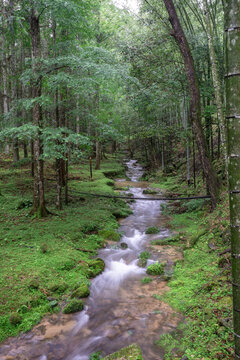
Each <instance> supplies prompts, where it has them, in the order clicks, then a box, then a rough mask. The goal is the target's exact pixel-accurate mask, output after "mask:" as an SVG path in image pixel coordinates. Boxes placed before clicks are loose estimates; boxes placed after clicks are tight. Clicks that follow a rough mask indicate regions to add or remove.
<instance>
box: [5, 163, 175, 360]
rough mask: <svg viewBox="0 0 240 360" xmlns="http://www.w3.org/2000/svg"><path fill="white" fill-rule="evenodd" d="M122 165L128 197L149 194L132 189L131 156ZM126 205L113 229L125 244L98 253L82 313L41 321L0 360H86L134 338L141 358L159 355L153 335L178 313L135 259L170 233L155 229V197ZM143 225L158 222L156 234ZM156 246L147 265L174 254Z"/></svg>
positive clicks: (137, 170) (168, 328)
mask: <svg viewBox="0 0 240 360" xmlns="http://www.w3.org/2000/svg"><path fill="white" fill-rule="evenodd" d="M127 165H128V168H129V171H128V173H127V176H128V177H129V178H130V179H131V181H132V187H130V188H129V190H128V191H129V192H131V193H132V194H133V196H134V197H147V196H149V195H144V194H143V190H144V187H141V186H140V185H139V186H138V187H135V183H137V180H138V179H139V177H140V176H141V174H142V169H141V167H140V166H139V165H138V164H136V162H135V161H133V160H132V161H129V162H128V164H127ZM143 185H144V186H145V184H143ZM131 208H132V211H133V214H132V215H130V216H129V217H128V218H126V219H124V220H121V222H120V224H121V226H120V229H119V231H120V232H123V233H124V235H123V236H122V239H121V242H124V243H125V244H127V246H128V247H127V249H124V250H123V249H120V248H119V247H118V246H117V247H116V246H108V247H107V248H106V249H104V250H101V251H100V252H99V256H100V257H101V258H102V259H104V261H105V264H106V268H105V271H104V272H103V273H102V275H100V276H98V277H97V278H96V279H94V280H93V281H92V284H91V295H90V297H89V299H88V301H87V302H86V305H85V309H84V311H82V312H81V313H79V314H77V315H74V314H73V315H62V314H58V315H55V316H53V317H51V318H48V319H44V320H43V322H42V323H40V325H38V326H37V327H35V328H34V329H33V331H31V332H29V333H27V334H24V335H21V336H20V337H19V338H17V339H11V340H10V342H9V343H7V342H6V343H5V344H4V347H3V348H2V350H1V352H0V354H1V356H2V357H1V359H7V358H9V359H10V358H11V357H12V358H14V359H22V358H23V356H25V359H26V358H30V359H36V360H57V359H58V360H60V359H65V360H70V359H71V360H87V359H88V358H89V355H90V354H91V353H93V352H95V351H98V350H101V351H102V352H103V354H109V353H112V352H114V351H116V350H118V349H120V348H122V347H125V346H126V345H129V344H132V343H134V342H139V339H141V344H140V345H141V348H142V351H143V357H144V358H145V359H148V360H159V359H163V351H161V349H159V347H157V346H156V345H155V344H154V342H155V341H156V340H157V339H158V338H159V335H161V334H166V333H170V332H172V331H173V330H174V329H176V328H177V326H178V323H179V321H180V319H181V316H180V315H179V314H178V313H176V312H174V311H173V310H172V308H171V307H170V306H169V305H167V304H166V303H164V302H163V301H161V297H162V296H163V294H164V293H166V292H167V290H168V286H167V282H166V281H164V280H163V278H161V276H157V277H154V279H153V280H152V281H150V282H149V283H144V282H142V281H141V280H142V279H143V278H144V277H146V269H144V268H141V267H139V266H138V265H137V262H138V257H139V255H140V253H141V252H142V251H143V250H145V248H146V246H147V244H149V242H150V241H152V240H154V239H164V238H166V237H169V235H170V233H169V230H168V229H166V228H165V227H161V211H160V204H159V202H158V201H144V200H143V201H141V200H137V201H136V202H135V203H132V204H131ZM149 226H150V227H151V226H155V227H156V226H158V227H159V233H158V234H155V235H147V234H146V233H145V231H146V229H147V228H148V227H149ZM162 250H163V249H162V248H161V249H158V250H157V251H154V252H153V254H152V255H151V256H152V257H151V258H150V259H148V262H147V265H150V264H151V263H153V262H155V261H156V260H159V261H160V262H162V261H164V262H167V263H169V266H171V261H172V262H174V261H175V260H174V257H176V256H180V255H179V254H173V253H172V254H170V253H168V252H165V253H163V251H162ZM159 251H160V252H159ZM168 256H169V258H168ZM4 353H5V354H6V355H5V356H4Z"/></svg>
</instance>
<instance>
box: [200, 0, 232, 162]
mask: <svg viewBox="0 0 240 360" xmlns="http://www.w3.org/2000/svg"><path fill="white" fill-rule="evenodd" d="M204 6H205V13H206V30H207V36H208V47H209V53H210V60H211V65H212V77H213V86H214V92H215V99H216V104H217V112H218V120H219V125H220V129H221V142H222V145H223V152H224V157H225V159H226V154H227V149H226V136H225V133H226V129H225V121H224V113H223V104H222V96H221V82H220V77H219V74H218V66H217V57H216V52H215V48H214V39H213V28H212V24H211V19H210V14H209V5H208V0H204Z"/></svg>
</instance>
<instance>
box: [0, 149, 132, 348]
mask: <svg viewBox="0 0 240 360" xmlns="http://www.w3.org/2000/svg"><path fill="white" fill-rule="evenodd" d="M1 159H2V160H1V164H0V165H1V167H0V190H1V196H0V259H1V261H0V341H3V340H4V339H5V338H7V337H9V336H15V335H17V334H18V333H19V332H21V331H27V330H29V329H30V328H31V327H32V326H33V325H34V324H36V323H38V322H39V321H40V319H41V318H42V317H43V316H44V315H45V314H47V313H51V312H57V311H59V310H60V306H59V305H61V304H63V303H64V302H67V301H68V299H69V297H70V296H71V294H72V292H73V291H74V290H75V289H77V288H78V287H79V284H82V283H86V284H87V285H88V284H89V278H90V277H92V276H94V275H95V274H97V273H98V272H99V271H101V269H98V264H97V263H94V260H92V259H93V258H94V256H96V255H97V250H98V249H99V248H100V247H102V246H103V244H104V239H103V237H101V236H100V235H99V231H100V233H101V230H104V231H107V230H109V231H110V230H111V231H113V230H117V228H118V222H117V219H116V217H115V216H114V215H113V213H114V211H116V210H118V209H119V208H121V209H123V210H124V209H125V210H126V204H125V203H124V202H123V201H122V200H116V201H115V200H111V199H102V198H101V199H100V198H94V197H89V196H83V195H81V194H78V192H80V191H82V192H93V193H94V192H96V193H101V194H103V193H108V194H114V189H113V185H114V183H113V181H112V180H110V179H109V178H107V177H106V176H110V177H114V176H119V177H120V176H122V175H123V174H124V169H123V167H122V164H121V162H120V161H118V159H116V158H111V157H109V159H108V160H105V161H104V163H103V165H102V168H101V170H99V171H94V179H93V181H90V180H89V164H88V162H85V163H84V162H82V163H76V164H71V166H70V171H69V200H70V201H69V204H68V206H64V209H63V210H62V211H57V210H56V208H55V196H56V187H55V181H54V169H53V165H51V164H47V166H46V178H47V181H46V198H47V207H48V209H49V210H50V211H51V212H52V213H54V215H51V216H49V217H47V218H44V219H41V220H37V219H34V218H32V217H31V216H29V212H30V208H29V206H30V205H31V201H32V185H33V181H32V178H31V175H30V164H29V163H27V161H26V162H23V163H19V166H17V167H13V166H12V162H11V160H10V159H8V158H7V157H4V156H2V157H1ZM105 175H106V176H105ZM19 205H20V206H19ZM88 251H89V252H88ZM12 313H18V314H20V316H21V322H20V323H17V324H13V323H10V320H9V319H10V315H11V314H12Z"/></svg>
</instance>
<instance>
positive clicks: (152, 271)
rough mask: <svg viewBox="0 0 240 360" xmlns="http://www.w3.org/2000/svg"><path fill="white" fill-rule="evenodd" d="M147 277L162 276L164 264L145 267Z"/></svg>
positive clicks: (157, 263)
mask: <svg viewBox="0 0 240 360" xmlns="http://www.w3.org/2000/svg"><path fill="white" fill-rule="evenodd" d="M147 274H148V275H163V274H164V264H160V263H159V262H156V263H155V264H151V265H149V266H148V267H147Z"/></svg>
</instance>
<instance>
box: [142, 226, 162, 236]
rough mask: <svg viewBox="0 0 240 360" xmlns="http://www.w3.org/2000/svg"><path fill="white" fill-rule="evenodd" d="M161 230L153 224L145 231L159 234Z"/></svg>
mask: <svg viewBox="0 0 240 360" xmlns="http://www.w3.org/2000/svg"><path fill="white" fill-rule="evenodd" d="M159 232H160V229H159V228H158V227H156V226H151V227H149V228H147V230H146V231H145V233H146V234H158V233H159Z"/></svg>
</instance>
